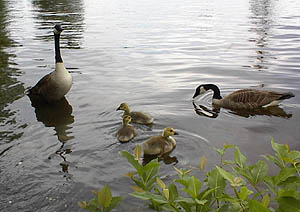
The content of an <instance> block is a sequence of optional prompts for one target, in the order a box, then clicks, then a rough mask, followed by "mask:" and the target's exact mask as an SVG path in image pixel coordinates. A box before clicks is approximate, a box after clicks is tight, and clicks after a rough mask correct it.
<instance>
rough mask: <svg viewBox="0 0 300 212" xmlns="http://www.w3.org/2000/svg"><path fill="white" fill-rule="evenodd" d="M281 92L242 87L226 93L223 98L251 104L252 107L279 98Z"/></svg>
mask: <svg viewBox="0 0 300 212" xmlns="http://www.w3.org/2000/svg"><path fill="white" fill-rule="evenodd" d="M281 96H282V94H281V93H278V92H273V91H261V90H254V89H244V90H238V91H235V92H233V93H231V94H229V95H227V96H226V97H225V98H224V99H226V101H232V102H233V103H239V104H251V105H252V106H253V107H261V106H264V105H267V104H269V103H270V102H272V101H275V100H278V99H280V97H281Z"/></svg>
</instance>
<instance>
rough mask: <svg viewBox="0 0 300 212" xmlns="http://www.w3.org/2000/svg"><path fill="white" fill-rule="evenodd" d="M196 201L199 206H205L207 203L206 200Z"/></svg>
mask: <svg viewBox="0 0 300 212" xmlns="http://www.w3.org/2000/svg"><path fill="white" fill-rule="evenodd" d="M195 201H196V203H197V204H198V205H204V204H205V203H206V202H207V200H206V199H204V200H198V199H195Z"/></svg>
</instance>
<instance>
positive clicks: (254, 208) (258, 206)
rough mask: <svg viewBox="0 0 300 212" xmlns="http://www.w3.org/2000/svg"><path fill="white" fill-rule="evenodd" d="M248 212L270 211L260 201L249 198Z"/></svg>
mask: <svg viewBox="0 0 300 212" xmlns="http://www.w3.org/2000/svg"><path fill="white" fill-rule="evenodd" d="M249 210H250V212H270V211H269V210H268V208H266V207H265V206H264V205H263V204H262V203H260V202H258V201H256V200H249Z"/></svg>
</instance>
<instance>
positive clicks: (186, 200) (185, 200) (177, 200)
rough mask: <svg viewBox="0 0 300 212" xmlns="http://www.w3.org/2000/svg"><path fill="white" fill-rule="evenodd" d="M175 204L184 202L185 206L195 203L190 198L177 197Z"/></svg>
mask: <svg viewBox="0 0 300 212" xmlns="http://www.w3.org/2000/svg"><path fill="white" fill-rule="evenodd" d="M175 202H178V203H180V202H185V203H187V204H194V203H195V201H194V200H193V199H192V198H185V197H178V198H177V199H176V200H175Z"/></svg>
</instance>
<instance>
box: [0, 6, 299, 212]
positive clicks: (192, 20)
mask: <svg viewBox="0 0 300 212" xmlns="http://www.w3.org/2000/svg"><path fill="white" fill-rule="evenodd" d="M0 9H1V13H0V23H1V24H0V58H1V63H0V68H1V70H0V85H1V86H0V139H1V140H0V193H1V194H0V211H5V212H10V211H14V212H15V211H22V212H23V211H24V212H25V211H26V212H31V211H40V212H43V211H66V212H67V211H70V212H71V211H72V212H73V211H80V209H79V208H78V206H77V202H78V201H82V200H88V199H90V198H91V197H92V196H93V194H92V192H91V190H95V189H99V188H102V187H103V186H104V185H105V184H108V185H109V186H110V188H111V190H112V192H113V194H114V195H123V196H126V198H125V201H123V202H122V204H121V206H120V207H118V209H117V210H116V211H146V210H147V206H146V205H145V204H144V203H143V202H142V201H138V200H135V199H134V198H131V197H128V196H127V193H128V192H131V189H130V185H133V184H132V183H131V182H130V180H129V179H128V178H126V177H124V176H123V174H125V173H127V172H128V171H131V170H132V169H131V167H130V165H129V164H128V163H127V162H126V161H125V160H124V159H123V158H122V157H121V156H120V154H119V152H120V151H121V150H128V151H132V150H133V148H134V146H135V145H136V144H141V143H142V142H143V141H145V140H146V139H147V138H149V137H150V136H153V135H157V134H160V133H161V131H162V129H163V128H164V127H166V126H171V127H174V128H175V129H176V130H177V131H178V132H179V135H178V136H176V140H177V147H176V149H175V150H174V151H173V152H172V154H171V156H172V157H176V158H177V160H178V163H177V164H176V167H178V168H181V167H189V166H197V164H198V162H199V159H200V157H201V156H203V155H205V156H206V157H207V159H208V165H209V166H212V165H214V164H215V163H216V162H217V161H218V156H217V154H216V153H215V151H214V149H213V148H214V147H217V148H221V147H222V146H223V144H224V143H225V142H226V143H229V144H234V145H238V146H239V147H240V149H241V151H242V152H244V154H245V155H246V156H247V158H248V159H249V162H253V161H255V160H258V159H261V156H260V155H262V154H266V153H270V152H271V146H270V140H271V137H273V138H274V139H275V141H277V142H280V143H284V144H289V145H290V148H293V149H297V150H299V149H300V144H299V137H300V130H299V123H300V83H299V81H300V56H299V52H300V22H299V19H300V16H299V11H300V2H299V1H298V0H284V1H272V0H249V1H246V0H244V1H241V0H229V1H221V0H203V1H199V0H187V1H179V0H172V1H170V0H166V1H159V0H153V1H145V0H139V1H130V0H124V1H117V0H109V1H108V0H100V1H92V0H61V1H54V0H31V1H30V0H21V1H17V0H7V1H0ZM56 23H61V24H62V26H63V28H64V29H65V30H64V31H63V33H62V36H61V47H62V50H61V51H62V57H63V59H64V62H65V65H66V67H67V69H68V70H69V71H70V72H71V74H72V76H73V86H72V89H71V91H70V92H69V93H68V94H67V96H66V101H64V102H62V103H61V104H60V105H56V106H51V107H45V108H42V109H35V108H33V107H32V106H31V102H30V100H29V98H28V97H27V96H26V95H25V91H26V89H28V88H29V87H31V86H33V85H34V84H35V83H36V82H37V81H38V80H39V79H40V78H41V77H42V76H44V75H45V74H47V73H49V72H51V71H52V70H53V69H54V49H53V47H54V41H53V35H52V28H53V26H54V24H56ZM203 83H214V84H216V85H218V86H219V87H220V88H221V92H222V94H223V95H225V94H228V93H230V92H231V91H234V90H236V89H241V88H258V89H266V90H278V91H286V92H293V93H294V94H295V96H296V97H295V98H292V99H289V100H286V101H285V102H283V103H282V104H281V105H280V107H279V108H276V109H275V111H268V112H262V113H261V114H244V113H243V114H238V113H234V112H232V111H230V110H226V109H221V111H220V112H219V113H217V114H213V116H211V117H207V116H203V114H202V112H203V111H200V112H199V110H197V111H195V110H194V106H193V104H192V95H193V93H194V89H195V88H196V87H197V86H198V85H199V84H203ZM211 96H212V95H211V93H207V94H205V95H203V96H201V97H200V98H199V99H197V100H196V101H195V106H196V107H197V108H198V109H199V108H200V107H202V108H203V107H206V108H211ZM121 102H128V103H129V105H130V106H131V108H132V109H133V110H137V111H144V112H147V113H148V114H151V115H152V116H153V117H154V119H155V121H154V124H153V126H151V127H149V126H141V125H135V127H136V129H137V132H138V136H137V137H136V138H135V139H134V140H133V141H132V142H130V143H127V144H120V143H118V142H117V139H116V137H115V133H116V131H117V130H118V129H119V127H120V126H121V113H120V112H119V111H116V109H117V107H118V106H119V104H120V103H121ZM173 165H174V164H164V163H163V162H161V175H162V177H163V178H164V180H165V181H168V180H171V179H172V178H173V177H174V176H175V175H176V173H175V171H174V169H173Z"/></svg>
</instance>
